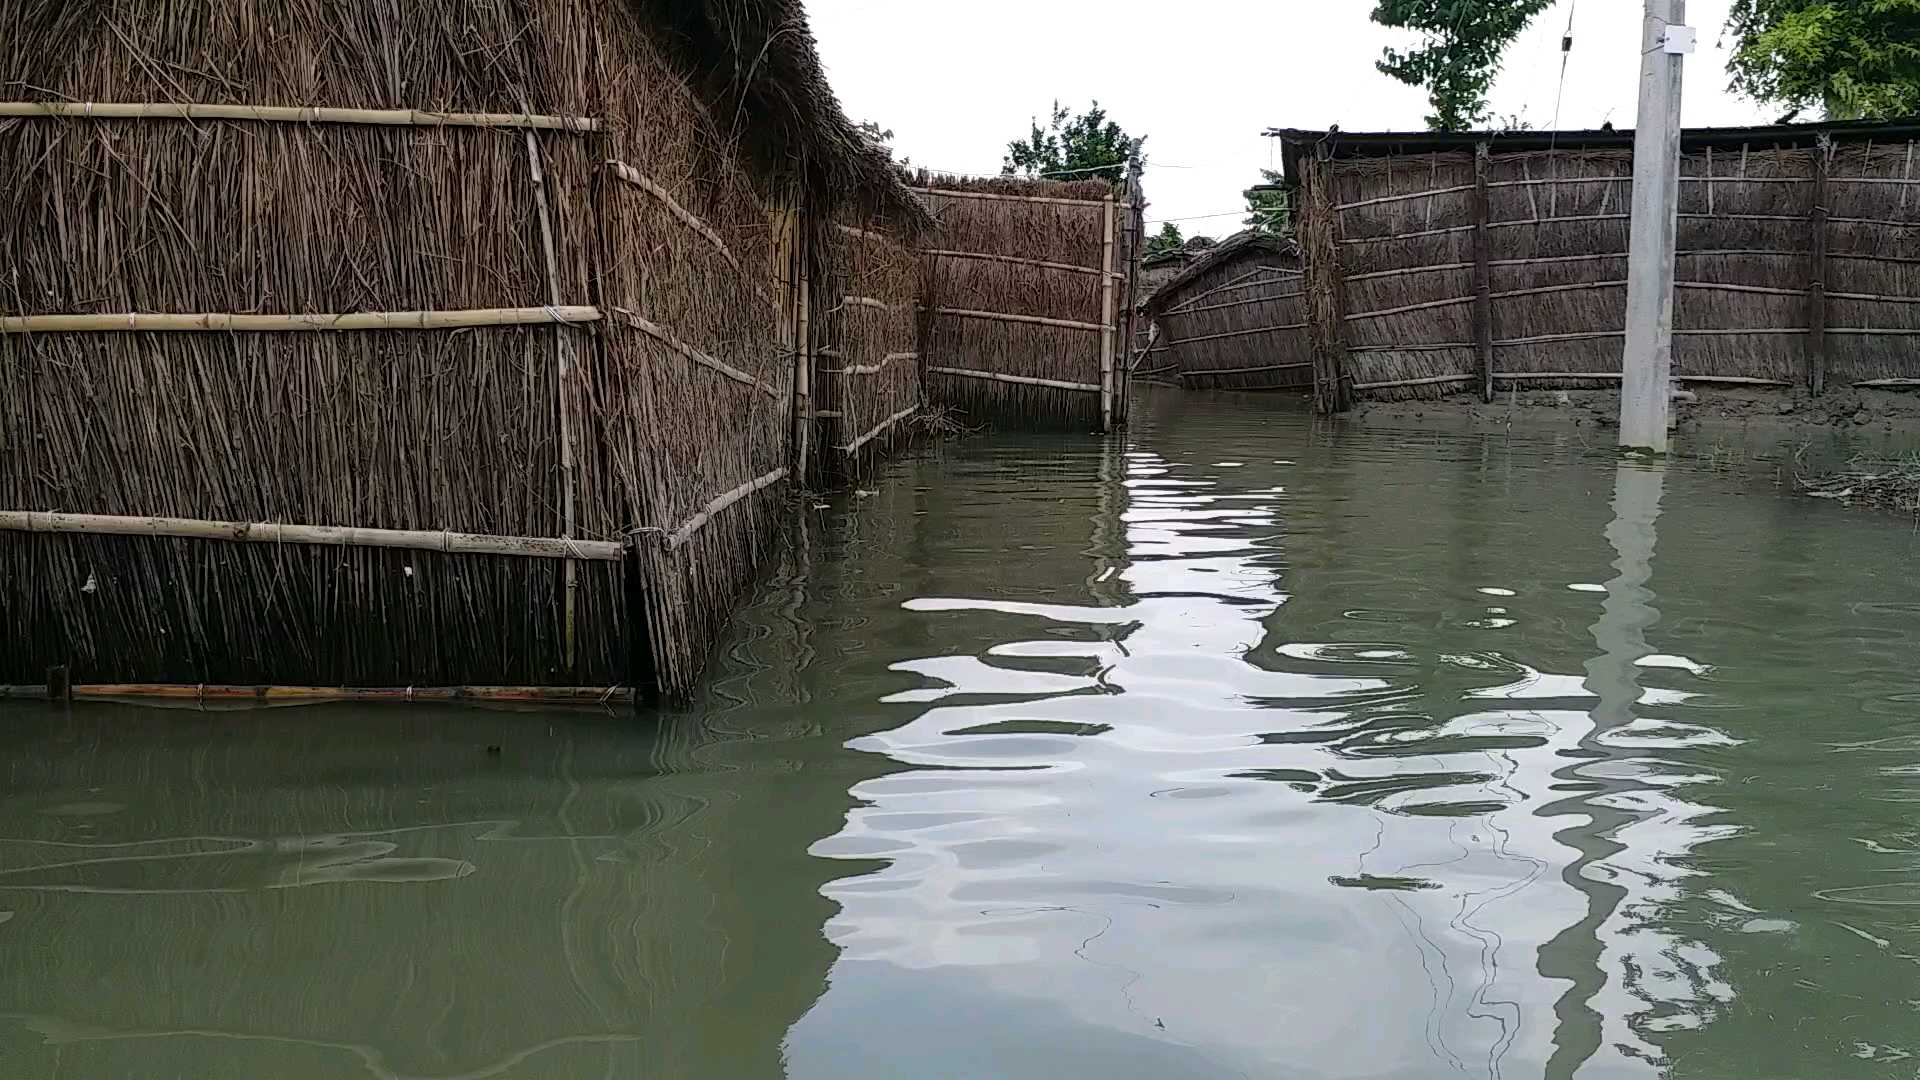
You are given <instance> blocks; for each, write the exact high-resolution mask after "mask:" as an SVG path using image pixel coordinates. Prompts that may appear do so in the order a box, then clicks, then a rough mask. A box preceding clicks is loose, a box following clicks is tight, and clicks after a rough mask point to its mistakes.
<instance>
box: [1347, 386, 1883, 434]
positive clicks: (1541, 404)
mask: <svg viewBox="0 0 1920 1080" xmlns="http://www.w3.org/2000/svg"><path fill="white" fill-rule="evenodd" d="M1688 397H1690V398H1691V400H1688ZM1688 397H1683V398H1681V399H1679V400H1677V401H1675V403H1674V414H1675V421H1676V424H1675V426H1676V429H1677V431H1678V432H1680V433H1687V432H1692V431H1699V432H1711V431H1712V430H1714V429H1718V428H1721V427H1724V426H1727V425H1733V426H1741V427H1748V428H1754V429H1760V430H1764V431H1766V432H1767V433H1770V434H1778V435H1781V436H1786V437H1789V438H1790V437H1792V436H1793V435H1794V434H1795V433H1800V434H1803V435H1805V436H1806V437H1808V438H1825V437H1828V436H1831V435H1835V434H1847V433H1857V434H1859V435H1879V436H1893V437H1896V438H1898V437H1901V436H1907V435H1912V436H1916V437H1920V392H1914V391H1894V390H1854V389H1844V390H1830V391H1828V392H1827V393H1826V394H1823V395H1821V396H1820V397H1817V398H1816V397H1812V396H1810V395H1808V394H1806V393H1805V392H1804V391H1795V392H1791V393H1789V392H1785V391H1780V390H1753V389H1746V388H1743V387H1697V388H1693V389H1691V390H1690V391H1689V394H1688ZM1350 415H1351V416H1352V417H1353V418H1355V419H1358V420H1361V421H1369V420H1406V419H1415V418H1427V417H1434V418H1438V417H1459V418H1467V419H1471V420H1474V421H1480V422H1487V423H1497V424H1506V423H1511V422H1513V421H1515V420H1518V419H1523V418H1525V419H1530V420H1560V421H1563V422H1567V423H1572V424H1574V425H1576V426H1581V427H1588V426H1591V427H1595V428H1614V427H1618V426H1619V423H1620V394H1619V392H1618V391H1616V390H1522V391H1517V392H1515V391H1501V392H1500V393H1499V394H1498V395H1496V396H1495V398H1494V400H1493V401H1492V402H1482V401H1481V400H1480V399H1479V398H1478V397H1474V396H1470V395H1466V394H1457V395H1452V396H1449V397H1445V398H1441V399H1438V400H1431V401H1368V402H1360V403H1358V404H1357V405H1355V406H1354V410H1353V412H1352V413H1351V414H1350Z"/></svg>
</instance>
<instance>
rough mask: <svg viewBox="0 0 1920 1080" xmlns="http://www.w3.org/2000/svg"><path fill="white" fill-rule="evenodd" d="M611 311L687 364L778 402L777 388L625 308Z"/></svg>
mask: <svg viewBox="0 0 1920 1080" xmlns="http://www.w3.org/2000/svg"><path fill="white" fill-rule="evenodd" d="M613 311H614V314H616V315H618V316H619V317H620V321H621V322H623V323H625V324H626V325H628V326H631V327H633V328H634V329H635V330H638V331H640V332H641V333H643V334H645V335H647V336H648V337H650V338H652V339H654V340H655V341H658V342H659V343H660V344H662V345H665V346H666V347H667V348H669V349H672V350H673V351H674V352H676V353H679V354H680V355H681V356H682V357H684V358H685V359H687V360H688V361H689V362H691V363H694V364H698V365H700V366H701V367H703V368H706V369H708V370H709V371H714V372H718V373H719V374H721V375H724V376H726V377H727V378H729V379H732V380H733V381H734V382H737V383H739V384H741V385H742V386H751V387H754V388H755V389H757V390H759V391H760V392H761V393H763V394H765V395H767V396H768V397H770V398H772V399H774V400H775V401H778V400H780V396H781V395H780V391H779V389H778V388H776V387H775V386H773V384H771V383H768V382H764V381H762V380H760V379H757V378H755V377H754V376H752V375H749V374H747V373H746V372H744V371H741V370H740V369H739V368H737V367H734V366H733V365H732V364H729V363H727V362H726V361H725V360H722V359H720V358H719V357H716V356H708V355H707V354H706V353H703V352H701V351H700V350H699V349H696V348H694V347H693V346H691V345H689V344H687V343H686V342H684V341H681V340H680V339H679V338H677V337H675V336H673V334H671V333H669V332H668V331H667V330H666V329H665V328H664V327H662V326H660V325H659V324H658V323H655V322H653V321H652V320H650V319H647V318H646V317H644V316H641V315H636V314H634V313H633V312H631V311H628V310H627V309H626V308H614V309H613Z"/></svg>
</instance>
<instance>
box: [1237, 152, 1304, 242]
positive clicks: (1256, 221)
mask: <svg viewBox="0 0 1920 1080" xmlns="http://www.w3.org/2000/svg"><path fill="white" fill-rule="evenodd" d="M1286 179H1287V178H1286V177H1285V176H1284V175H1282V174H1281V173H1279V172H1277V171H1275V170H1273V169H1261V170H1260V183H1259V184H1257V185H1255V186H1253V187H1250V188H1248V189H1247V190H1246V197H1247V215H1248V216H1247V220H1245V221H1243V222H1241V224H1243V225H1247V226H1250V227H1252V228H1255V229H1258V230H1260V231H1261V232H1264V233H1272V234H1273V235H1275V236H1292V235H1293V199H1292V197H1291V195H1290V194H1289V192H1288V191H1287V189H1286V187H1285V184H1286Z"/></svg>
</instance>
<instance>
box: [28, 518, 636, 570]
mask: <svg viewBox="0 0 1920 1080" xmlns="http://www.w3.org/2000/svg"><path fill="white" fill-rule="evenodd" d="M0 531H5V532H28V533H58V534H73V535H88V536H164V537H174V538H178V539H185V540H221V541H227V542H232V543H251V544H312V545H318V546H323V547H372V548H399V549H404V550H409V551H432V552H440V553H444V554H453V555H524V556H527V557H529V558H541V559H567V560H574V559H584V560H587V561H589V562H618V561H620V559H621V558H623V557H624V555H625V551H626V546H625V545H624V544H622V543H620V542H619V541H613V540H579V539H573V538H569V537H544V536H494V535H489V534H486V533H463V532H452V531H449V530H424V529H372V528H362V527H359V526H352V525H296V524H285V523H281V522H272V521H212V520H205V519H201V518H177V517H131V516H124V515H115V514H64V513H57V512H49V511H39V510H0Z"/></svg>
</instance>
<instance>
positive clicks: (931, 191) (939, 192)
mask: <svg viewBox="0 0 1920 1080" xmlns="http://www.w3.org/2000/svg"><path fill="white" fill-rule="evenodd" d="M910 190H912V192H913V193H914V194H915V195H934V196H938V197H940V198H943V199H985V200H988V201H992V202H1023V203H1045V204H1051V205H1054V206H1098V207H1100V208H1102V209H1105V208H1106V205H1107V204H1106V202H1105V201H1104V200H1101V199H1065V198H1061V197H1059V196H1057V195H1006V194H1001V193H999V192H993V191H949V190H947V189H945V188H923V187H917V188H912V189H910ZM1126 209H1129V210H1130V209H1132V207H1130V206H1129V207H1126Z"/></svg>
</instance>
